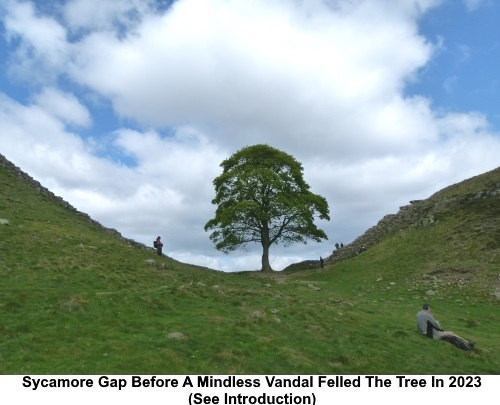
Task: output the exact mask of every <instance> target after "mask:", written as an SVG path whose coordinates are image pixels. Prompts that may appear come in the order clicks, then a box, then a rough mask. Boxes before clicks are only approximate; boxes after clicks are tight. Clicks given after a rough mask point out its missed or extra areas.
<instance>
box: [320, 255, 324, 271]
mask: <svg viewBox="0 0 500 405" xmlns="http://www.w3.org/2000/svg"><path fill="white" fill-rule="evenodd" d="M319 264H320V266H321V268H322V269H324V268H325V261H324V260H323V258H322V257H321V256H320V257H319Z"/></svg>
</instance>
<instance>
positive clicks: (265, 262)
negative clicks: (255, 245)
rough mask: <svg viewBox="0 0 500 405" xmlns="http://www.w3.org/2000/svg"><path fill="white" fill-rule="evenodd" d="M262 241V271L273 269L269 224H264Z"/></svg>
mask: <svg viewBox="0 0 500 405" xmlns="http://www.w3.org/2000/svg"><path fill="white" fill-rule="evenodd" d="M261 242H262V269H260V271H273V269H272V268H271V265H270V264H269V246H270V243H269V228H268V226H267V224H264V226H263V230H262V233H261Z"/></svg>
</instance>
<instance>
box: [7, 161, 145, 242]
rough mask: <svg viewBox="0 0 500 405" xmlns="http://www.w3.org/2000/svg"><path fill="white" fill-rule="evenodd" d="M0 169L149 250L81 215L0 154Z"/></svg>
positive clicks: (109, 231) (126, 240)
mask: <svg viewBox="0 0 500 405" xmlns="http://www.w3.org/2000/svg"><path fill="white" fill-rule="evenodd" d="M0 169H2V170H6V171H8V172H10V173H12V174H13V175H15V176H17V177H19V178H20V179H22V181H25V182H27V183H28V184H30V185H31V186H32V187H33V189H34V190H35V191H37V192H38V193H40V194H42V195H43V196H45V197H47V198H49V199H51V200H52V201H54V202H56V203H58V204H60V205H62V206H63V207H65V208H66V209H68V210H70V211H73V212H75V213H76V214H77V215H79V216H81V217H83V218H85V219H86V220H87V221H89V222H91V223H93V224H95V225H97V226H99V227H100V228H102V229H103V230H105V231H106V232H108V233H110V234H112V235H115V236H117V237H119V238H121V239H123V240H124V241H125V242H127V243H129V244H130V245H136V246H139V247H141V248H144V249H149V248H148V247H147V246H145V245H144V244H142V243H139V242H136V241H134V240H132V239H127V238H124V237H123V236H122V235H121V234H120V232H118V231H117V230H116V229H112V228H106V227H104V226H102V225H101V224H100V223H99V222H97V221H95V220H93V219H92V218H90V216H89V215H87V214H85V213H83V212H81V211H78V210H77V209H76V208H75V207H73V206H72V205H71V204H69V203H68V202H66V201H64V200H63V199H62V198H61V197H59V196H56V195H55V194H54V193H52V192H51V191H50V190H48V189H47V188H45V187H43V186H42V185H41V184H40V182H38V181H36V180H35V179H33V178H32V177H31V176H29V175H28V174H27V173H25V172H23V171H22V170H21V169H20V168H19V167H17V166H16V165H14V164H13V163H12V162H10V161H9V160H7V158H5V156H3V155H2V154H0Z"/></svg>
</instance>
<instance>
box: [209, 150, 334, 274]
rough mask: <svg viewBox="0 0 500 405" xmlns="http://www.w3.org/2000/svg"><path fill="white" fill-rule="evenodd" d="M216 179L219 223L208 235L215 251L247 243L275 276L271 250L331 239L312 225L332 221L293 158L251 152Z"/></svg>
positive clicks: (227, 163) (324, 203) (230, 161)
mask: <svg viewBox="0 0 500 405" xmlns="http://www.w3.org/2000/svg"><path fill="white" fill-rule="evenodd" d="M221 167H222V168H223V172H222V174H221V175H220V176H218V177H217V178H215V180H214V182H213V184H214V186H215V198H214V199H213V200H212V204H215V205H217V209H216V212H215V218H213V219H211V220H210V221H208V222H207V223H206V225H205V231H213V232H212V234H211V235H210V239H211V240H212V241H213V242H214V243H215V247H216V248H217V249H218V250H220V251H222V252H224V253H229V252H231V251H234V250H236V249H245V248H246V247H247V245H248V244H249V243H253V242H257V243H260V244H261V245H262V269H261V270H262V271H271V270H272V269H271V266H270V264H269V248H270V247H271V245H273V244H278V243H283V244H284V245H285V246H288V245H290V244H292V243H296V242H302V243H307V240H309V239H312V240H315V241H317V242H320V241H321V240H322V239H328V237H327V236H326V234H325V232H324V231H322V230H321V229H318V228H317V227H316V225H315V224H314V220H315V218H319V219H326V220H330V217H329V208H328V203H327V201H326V199H325V198H324V197H321V196H319V195H316V194H313V193H312V192H310V191H309V188H310V187H309V185H308V184H307V183H306V182H305V181H304V178H303V167H302V164H301V163H299V162H298V161H297V160H296V159H295V158H294V157H292V156H290V155H288V154H287V153H285V152H282V151H280V150H278V149H275V148H273V147H271V146H269V145H254V146H247V147H245V148H243V149H241V150H239V151H237V152H236V153H234V154H233V155H232V156H231V157H229V158H228V159H226V160H224V161H223V162H222V163H221Z"/></svg>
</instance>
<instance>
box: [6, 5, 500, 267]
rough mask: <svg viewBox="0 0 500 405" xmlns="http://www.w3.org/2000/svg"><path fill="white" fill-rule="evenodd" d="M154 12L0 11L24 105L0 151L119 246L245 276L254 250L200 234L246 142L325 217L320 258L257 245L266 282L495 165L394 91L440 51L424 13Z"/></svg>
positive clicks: (461, 115) (466, 130)
mask: <svg viewBox="0 0 500 405" xmlns="http://www.w3.org/2000/svg"><path fill="white" fill-rule="evenodd" d="M167 3H168V4H166V6H165V7H163V8H162V9H158V8H157V3H155V2H150V1H147V2H143V1H139V0H126V1H122V2H119V1H111V0H106V1H83V0H71V1H68V2H65V3H63V4H62V5H61V6H60V7H59V9H58V11H57V12H54V13H52V14H49V13H48V12H47V13H44V12H42V11H41V10H39V9H37V7H36V6H35V5H34V4H33V3H30V2H17V1H14V0H9V1H8V2H7V3H6V5H5V6H4V18H3V24H4V28H5V33H6V38H7V40H8V42H9V45H10V48H9V51H10V56H11V57H10V59H9V63H10V69H11V72H15V74H16V77H18V78H24V80H25V83H30V81H29V80H27V79H28V78H29V77H30V74H31V75H32V76H34V77H35V78H36V81H37V83H38V86H35V87H33V95H32V97H31V98H30V101H29V102H21V101H16V100H14V99H13V98H11V97H10V96H8V95H1V96H0V139H2V149H3V152H4V153H5V154H6V156H7V157H8V158H11V159H12V160H14V163H16V164H18V165H19V166H21V167H22V168H24V169H25V170H27V171H28V172H30V174H32V175H34V176H35V177H37V178H38V179H39V180H40V181H42V182H43V183H44V184H46V185H47V186H49V187H50V188H51V189H52V190H53V191H55V192H56V193H58V194H60V195H62V196H63V197H64V198H66V199H67V200H68V201H70V202H71V203H72V204H74V205H76V206H77V207H78V208H79V209H81V210H83V211H85V212H88V213H89V214H90V215H91V216H92V217H94V218H96V219H97V220H100V221H101V222H103V223H104V224H105V225H106V226H111V227H114V228H117V229H118V230H119V231H120V232H122V233H123V234H124V235H125V236H127V237H131V238H134V239H136V240H139V241H141V242H143V243H146V244H148V245H150V244H151V240H152V239H151V238H152V237H155V236H156V235H158V234H160V235H162V239H164V240H165V242H166V248H165V251H166V252H168V254H170V255H172V256H174V257H175V258H177V259H179V260H183V261H187V262H191V263H196V264H200V265H205V266H209V267H216V268H219V269H223V270H235V269H238V270H242V269H256V268H259V267H260V265H259V261H260V251H259V247H258V246H256V247H255V249H254V250H252V252H250V253H245V254H235V255H233V256H222V255H221V254H218V253H217V252H216V251H215V250H214V248H213V245H212V243H211V242H210V240H209V239H208V234H206V233H205V232H204V230H203V225H204V224H205V223H206V222H207V221H208V220H209V219H210V218H211V217H212V216H213V214H214V210H215V207H214V206H212V205H211V203H210V202H211V200H212V198H213V194H214V190H213V186H212V181H213V179H214V178H215V177H216V176H217V175H218V174H219V173H220V170H221V168H220V167H219V164H220V163H221V162H222V160H224V159H225V158H227V157H228V156H229V155H230V154H232V153H233V152H235V151H236V150H237V149H240V148H241V147H243V146H246V145H250V144H255V143H268V144H271V145H272V146H274V147H277V148H279V149H282V150H284V151H285V152H287V153H290V154H292V155H294V156H295V157H296V158H297V159H298V160H299V161H301V162H302V163H303V165H304V169H305V179H306V181H307V182H308V183H309V184H310V185H311V188H312V191H313V192H315V193H318V194H320V195H323V196H325V197H326V198H327V201H328V202H329V204H330V208H331V217H332V220H331V221H330V223H318V225H319V226H320V227H321V228H323V229H325V231H326V233H327V234H328V236H329V238H330V240H329V242H327V243H323V244H312V245H305V246H304V245H298V246H293V247H291V248H287V249H284V248H281V247H276V248H274V247H273V250H272V251H271V262H272V263H271V264H272V265H273V266H274V267H275V268H282V267H284V266H286V265H287V264H290V263H291V262H294V261H298V260H301V259H309V258H314V259H317V258H319V256H320V255H322V256H323V257H325V256H327V255H328V254H329V253H330V252H331V251H332V249H333V245H334V243H335V242H340V241H342V242H344V243H347V242H349V241H351V240H353V239H354V238H355V237H357V236H359V235H360V234H361V233H362V232H363V231H364V230H366V229H367V228H368V227H370V226H372V225H374V224H375V223H376V222H377V221H378V220H379V219H380V218H381V217H382V216H383V215H385V214H388V213H394V212H395V211H397V209H398V207H399V206H400V205H403V204H406V203H407V201H408V200H411V199H416V198H425V197H427V196H428V195H430V194H432V193H433V192H435V191H437V190H439V189H440V188H442V187H445V186H447V185H449V184H451V183H453V182H455V181H459V180H462V179H464V178H467V177H470V176H472V175H476V174H479V173H481V172H484V171H486V170H490V169H493V168H494V167H495V166H496V165H497V164H498V156H499V154H500V140H499V135H498V134H497V133H494V131H493V130H492V129H491V128H490V127H489V124H488V122H487V120H486V118H485V117H484V115H482V114H480V113H478V112H467V111H462V112H461V111H443V110H436V109H435V108H434V106H433V104H432V100H430V99H428V98H425V97H422V96H418V95H412V96H409V95H407V94H406V93H405V88H406V85H407V84H408V83H410V82H412V81H414V80H416V79H418V76H419V74H420V72H421V70H422V69H424V68H425V67H426V66H427V64H428V63H429V61H431V60H432V58H433V56H434V55H435V54H436V53H437V52H439V51H440V49H441V48H442V39H438V42H436V43H432V42H430V41H429V40H428V39H426V38H424V37H423V36H422V35H421V34H420V33H419V28H418V23H419V19H420V18H421V17H422V16H423V15H424V14H425V13H426V12H427V11H428V10H429V9H431V8H432V7H435V6H437V5H438V3H439V2H438V1H432V0H414V1H405V2H392V1H380V2H372V1H362V0H357V1H349V2H344V1H332V2H330V1H328V2H327V1H311V2H299V1H277V2H268V1H264V0H253V1H233V0H225V1H222V0H210V1H204V2H199V1H195V0H178V1H176V2H174V3H173V4H170V2H167ZM35 67H36V69H34V68H35ZM33 72H35V73H33ZM12 74H14V73H12ZM60 82H64V83H65V86H64V90H61V89H60V87H59V83H60ZM71 87H73V88H72V89H71ZM83 95H84V96H83ZM83 97H85V99H84V98H83ZM89 97H96V98H99V99H102V100H104V101H105V102H109V103H110V104H111V105H112V108H113V111H114V114H115V116H114V117H113V118H114V119H115V124H114V128H113V129H112V130H110V131H105V132H99V131H96V130H93V128H94V127H95V121H96V119H97V118H95V116H94V110H95V109H96V108H98V107H96V106H92V107H88V106H87V99H88V98H89ZM14 139H15V141H14ZM27 151H29V157H27V155H28V154H27Z"/></svg>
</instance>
